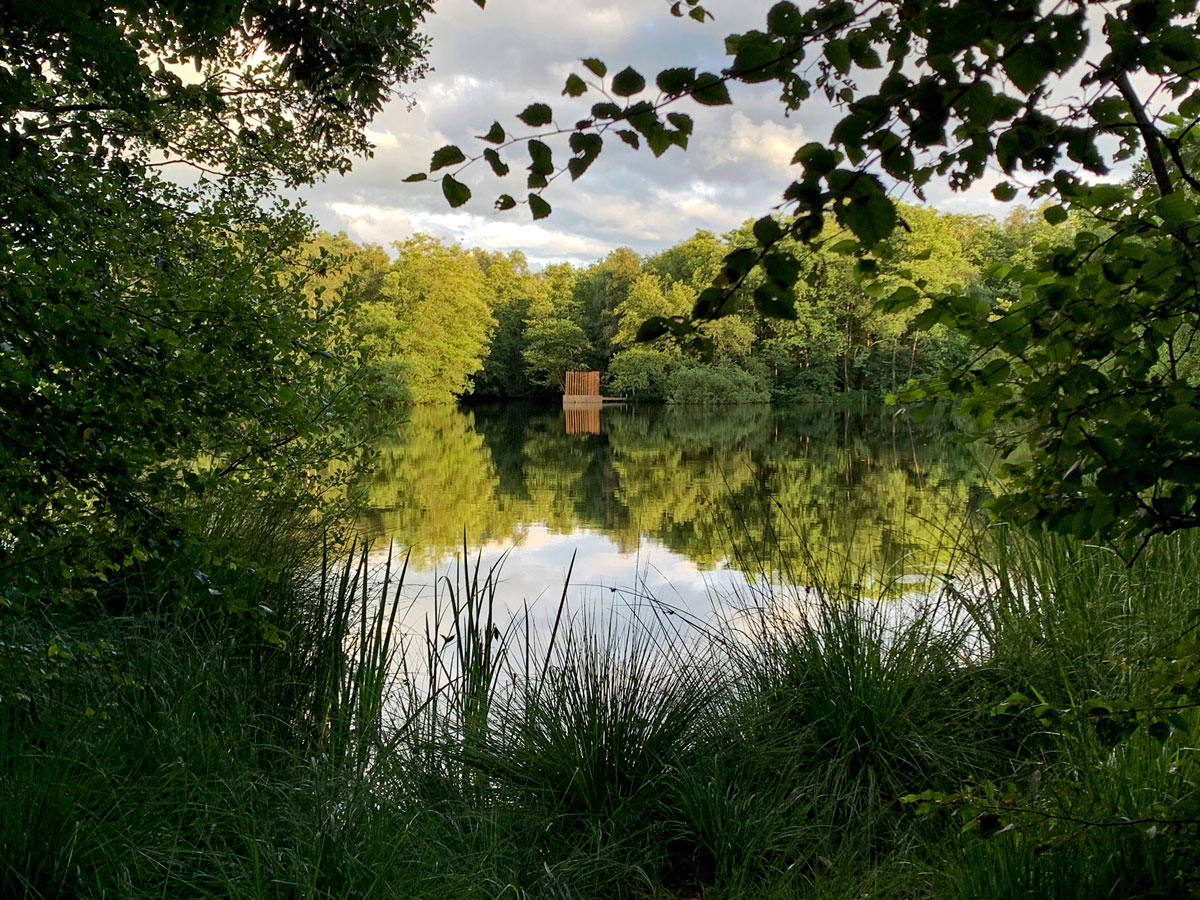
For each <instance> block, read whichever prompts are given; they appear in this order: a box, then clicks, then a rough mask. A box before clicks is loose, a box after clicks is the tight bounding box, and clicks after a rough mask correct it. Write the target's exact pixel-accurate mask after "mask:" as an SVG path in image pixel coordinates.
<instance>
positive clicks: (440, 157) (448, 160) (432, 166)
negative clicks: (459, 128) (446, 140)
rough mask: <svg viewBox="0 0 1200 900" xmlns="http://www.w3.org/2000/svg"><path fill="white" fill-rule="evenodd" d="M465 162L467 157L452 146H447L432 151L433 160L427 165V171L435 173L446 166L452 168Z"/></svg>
mask: <svg viewBox="0 0 1200 900" xmlns="http://www.w3.org/2000/svg"><path fill="white" fill-rule="evenodd" d="M466 161H467V157H466V156H465V155H464V154H463V152H462V151H461V150H459V149H458V148H457V147H455V146H454V145H453V144H447V145H446V146H445V147H442V148H440V149H438V150H434V151H433V160H432V161H431V162H430V163H429V171H430V172H436V171H437V170H438V169H443V168H445V167H446V166H454V165H458V163H461V162H466Z"/></svg>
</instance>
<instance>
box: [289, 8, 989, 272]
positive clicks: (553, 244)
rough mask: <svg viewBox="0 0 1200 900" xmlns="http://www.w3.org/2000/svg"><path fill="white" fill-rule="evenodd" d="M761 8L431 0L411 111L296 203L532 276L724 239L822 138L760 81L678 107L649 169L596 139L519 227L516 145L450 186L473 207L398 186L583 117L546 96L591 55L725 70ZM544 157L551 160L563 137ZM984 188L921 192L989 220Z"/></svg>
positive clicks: (616, 145)
mask: <svg viewBox="0 0 1200 900" xmlns="http://www.w3.org/2000/svg"><path fill="white" fill-rule="evenodd" d="M771 4H772V0H711V2H708V3H706V6H708V7H709V8H710V9H712V10H713V12H714V13H715V14H716V16H717V21H716V22H715V23H709V24H707V25H704V26H700V25H698V24H697V23H695V22H692V21H690V20H687V19H684V20H678V19H674V18H673V17H671V16H670V15H669V13H668V11H667V4H666V3H659V2H647V0H592V2H585V0H557V2H555V3H553V4H551V3H547V2H545V0H490V2H489V3H488V5H487V9H486V10H480V9H478V7H476V6H475V4H474V3H472V2H470V0H442V2H441V3H440V4H439V6H438V12H437V13H436V14H435V15H432V16H430V18H429V25H428V29H427V30H428V33H429V34H430V36H431V38H432V41H433V45H432V51H431V56H430V63H431V64H432V66H433V71H432V72H431V73H430V74H429V76H428V77H427V78H426V79H425V80H424V81H421V82H418V83H416V84H413V85H411V86H408V88H406V92H407V93H409V94H411V95H412V96H413V97H415V98H416V103H417V105H416V106H415V108H412V109H409V108H408V107H407V106H406V104H405V103H403V102H395V103H393V104H391V105H389V106H388V107H387V108H385V109H384V110H383V112H382V113H381V114H380V115H379V116H378V117H377V119H376V121H375V122H374V123H373V128H372V131H371V132H370V137H371V139H372V141H373V142H374V144H375V148H376V149H375V155H374V157H373V158H372V159H369V160H363V161H361V162H359V163H358V165H356V166H355V168H354V171H352V172H351V173H350V174H349V175H347V176H345V177H343V178H334V179H330V180H328V181H327V182H324V183H322V184H319V185H316V186H315V187H313V188H311V189H308V190H307V191H306V192H305V194H304V196H305V198H306V199H307V200H308V203H309V207H310V209H311V210H312V211H313V213H314V214H315V215H316V217H317V218H318V219H319V221H320V224H321V225H322V227H325V228H331V229H345V230H347V231H348V232H349V233H350V234H351V235H352V236H354V237H355V238H358V239H360V240H370V241H373V242H377V243H383V244H389V243H391V242H392V241H394V240H402V239H404V238H406V237H408V236H409V235H411V234H412V233H413V232H414V231H422V232H426V233H429V234H433V235H434V236H437V237H441V238H443V239H450V240H459V241H462V242H463V243H465V244H467V245H475V246H480V247H484V248H487V249H490V250H502V251H508V250H514V249H515V250H521V251H523V252H525V253H526V255H527V256H528V257H529V259H530V261H531V262H533V263H534V264H535V265H537V264H541V263H545V262H548V261H552V260H558V259H565V260H570V261H573V262H587V261H591V260H593V259H597V258H599V257H602V256H604V255H605V254H606V253H608V252H609V251H610V250H611V249H612V248H614V247H617V246H621V245H628V246H631V247H633V248H634V249H635V250H636V251H638V252H639V253H652V252H656V251H658V250H660V249H663V248H664V247H667V246H669V245H671V244H673V243H676V242H678V241H680V240H683V239H684V238H686V237H688V236H689V235H690V234H692V233H693V232H694V231H695V230H696V229H698V228H705V229H708V230H711V231H715V232H722V231H726V230H728V229H730V228H733V227H735V226H737V225H738V224H740V223H741V222H743V221H745V220H746V219H749V218H756V217H758V216H761V215H763V214H764V213H765V212H767V211H768V210H770V209H771V208H772V207H774V206H775V205H776V204H777V203H779V201H780V195H781V192H782V190H783V189H784V188H785V187H786V185H787V184H788V183H789V181H790V180H791V178H792V172H791V169H790V165H789V164H790V162H791V158H792V154H793V153H794V152H795V150H796V148H797V147H799V146H800V145H802V144H803V143H805V142H806V141H808V140H813V139H820V138H821V137H823V136H825V135H826V134H827V133H828V130H829V128H830V127H831V124H832V123H833V122H834V121H836V117H837V112H836V111H835V110H833V108H832V107H831V106H830V105H829V104H828V103H825V102H824V101H823V99H821V98H819V97H816V98H814V99H813V100H812V101H810V102H809V103H808V104H806V106H805V108H804V109H803V110H802V111H801V112H800V113H799V114H797V115H794V116H793V117H791V118H784V116H783V115H782V113H783V109H782V107H781V106H780V103H779V100H778V88H777V86H774V87H773V86H771V85H734V86H732V88H731V92H732V94H733V98H734V101H735V105H734V106H732V107H717V108H714V107H703V106H699V105H698V104H694V103H687V102H685V103H683V105H682V106H681V110H683V111H686V112H688V113H689V114H691V115H692V116H693V117H694V119H695V132H694V134H693V137H692V142H691V147H690V149H689V150H688V151H687V152H686V153H684V152H681V151H680V150H678V149H676V148H672V149H671V150H669V151H668V152H667V153H666V154H665V155H664V156H663V157H662V158H661V159H655V158H653V156H652V155H651V154H650V153H648V152H646V150H645V149H643V150H642V151H640V152H636V153H635V152H633V151H632V150H630V149H629V148H627V147H625V146H624V145H622V144H621V143H620V142H619V141H618V140H617V139H616V138H615V137H614V138H610V139H608V140H606V142H605V149H604V152H603V154H602V155H601V157H600V158H599V159H598V160H597V161H596V163H595V164H594V165H593V166H592V167H591V169H590V170H589V171H588V172H587V174H586V175H585V176H584V177H583V178H582V179H581V180H580V181H578V182H576V183H571V182H569V181H568V180H567V179H566V178H562V179H559V180H557V181H555V183H554V184H552V185H551V186H550V188H549V189H548V190H547V191H546V193H545V199H546V200H548V201H549V202H550V204H551V205H552V206H553V208H554V212H553V215H552V216H551V217H550V218H549V219H546V220H543V221H541V222H532V221H531V220H530V216H529V210H528V209H527V208H526V207H524V206H518V207H517V208H516V209H513V210H510V211H508V212H506V213H496V212H494V210H493V208H492V204H493V201H494V200H495V198H496V197H497V196H498V195H499V194H500V193H510V194H512V195H513V196H515V197H516V198H517V199H518V200H520V199H522V198H523V197H524V196H525V194H526V188H525V183H524V179H525V175H526V172H525V167H526V166H527V165H528V156H527V153H526V151H525V149H524V148H523V147H520V146H514V147H511V148H502V151H501V152H502V154H503V155H504V157H505V159H506V161H507V162H508V163H509V165H510V166H511V168H512V172H511V174H510V175H509V176H508V177H507V178H505V179H497V178H494V177H493V176H492V174H491V172H490V171H489V170H488V168H487V166H485V165H484V164H483V163H482V162H478V163H476V164H475V165H473V166H472V167H470V168H468V169H467V170H466V171H465V173H463V174H461V175H459V177H460V178H461V180H463V181H465V183H467V184H468V185H469V186H470V187H471V190H472V192H473V194H474V196H473V198H472V199H471V200H470V201H469V202H468V203H467V204H466V205H464V206H463V207H461V208H459V209H457V210H451V209H449V208H448V207H447V205H446V202H445V200H444V198H443V196H442V192H441V190H440V189H439V187H438V185H437V184H436V182H435V181H432V180H431V181H430V182H426V183H421V184H405V183H404V181H403V180H404V178H405V177H406V176H408V175H409V174H411V173H413V172H418V171H424V170H426V169H427V167H428V165H429V160H430V156H431V154H432V152H433V151H434V150H435V149H436V148H438V147H440V146H442V145H444V144H449V143H456V144H458V145H459V146H461V147H462V148H463V149H464V151H466V152H468V153H474V152H478V150H479V149H480V144H479V142H478V141H477V140H476V139H475V135H479V134H482V133H483V132H484V131H486V130H487V128H488V126H490V125H491V123H492V121H493V120H499V121H500V122H501V124H502V125H503V126H504V127H505V128H506V129H508V131H509V132H510V133H511V134H518V135H519V134H525V133H528V129H527V128H525V126H523V125H521V124H520V123H519V122H518V121H517V120H516V118H515V116H516V114H517V113H518V112H520V111H521V110H522V109H524V107H525V106H526V105H527V104H528V103H530V102H533V101H535V100H541V101H545V102H548V103H551V104H552V106H553V109H554V112H555V115H556V119H557V120H558V121H560V122H565V123H568V124H569V123H570V122H573V121H574V120H575V119H576V118H583V117H584V116H586V114H587V111H588V109H589V108H590V104H591V103H592V102H593V101H594V99H595V98H594V96H593V95H592V93H589V94H587V95H585V96H584V97H581V98H579V99H578V100H574V101H571V100H569V99H568V98H564V97H561V96H560V91H561V90H562V86H563V81H564V79H565V77H566V74H567V73H568V72H569V71H575V72H581V73H582V72H583V69H582V66H581V65H580V63H579V60H580V58H581V57H584V56H597V57H600V58H601V59H604V60H605V61H606V62H607V63H608V66H609V69H610V71H616V70H618V69H620V68H623V67H624V66H625V65H633V66H635V67H636V68H638V69H639V70H640V71H641V72H642V74H643V75H645V76H646V77H647V78H648V80H652V79H653V75H654V73H655V72H656V71H657V70H658V69H659V68H663V67H666V66H669V65H691V66H697V67H699V68H701V69H707V70H710V71H716V70H719V69H720V67H721V66H723V65H724V64H725V62H726V61H727V60H726V57H725V56H724V48H723V40H722V38H723V36H724V35H725V34H727V33H729V32H731V31H736V30H739V29H743V30H744V29H747V28H753V27H756V26H760V25H761V22H762V20H763V17H764V16H765V14H766V11H767V10H768V9H769V7H770V6H771ZM553 146H554V148H555V158H556V160H559V161H561V159H562V158H563V157H564V156H565V154H566V153H567V150H566V147H565V141H564V142H562V143H560V144H554V145H553ZM440 174H441V173H438V175H440ZM436 177H437V176H436V175H435V178H436ZM991 186H992V185H991V183H988V184H986V185H981V186H979V187H977V188H975V189H973V190H971V191H968V192H966V193H963V194H951V193H950V192H949V191H947V190H940V189H937V188H933V187H932V186H931V190H930V197H931V200H933V202H935V203H936V204H937V205H939V206H942V207H943V208H946V209H953V210H955V211H972V212H995V211H999V212H1001V213H1003V209H1002V208H1001V209H999V210H998V209H997V207H998V204H997V203H996V201H995V200H994V199H993V198H992V197H991V194H990V188H991Z"/></svg>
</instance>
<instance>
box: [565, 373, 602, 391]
mask: <svg viewBox="0 0 1200 900" xmlns="http://www.w3.org/2000/svg"><path fill="white" fill-rule="evenodd" d="M564 381H565V383H564V385H563V396H564V397H599V396H600V373H599V372H567V375H566V378H565V379H564Z"/></svg>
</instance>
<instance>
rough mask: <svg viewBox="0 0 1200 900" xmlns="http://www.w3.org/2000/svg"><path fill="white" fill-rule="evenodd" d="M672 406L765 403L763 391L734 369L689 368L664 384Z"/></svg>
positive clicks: (768, 396)
mask: <svg viewBox="0 0 1200 900" xmlns="http://www.w3.org/2000/svg"><path fill="white" fill-rule="evenodd" d="M668 398H669V399H670V401H671V402H672V403H706V404H707V403H767V402H769V401H770V399H771V398H770V395H769V394H768V393H767V389H766V387H765V386H764V385H763V384H762V382H760V381H759V380H758V379H756V378H755V377H754V376H753V375H751V374H750V373H749V372H746V371H744V370H742V369H739V368H738V367H737V366H733V365H729V364H723V365H714V366H705V365H693V366H689V367H688V368H685V369H680V370H679V371H677V372H675V374H674V375H672V376H671V378H670V381H669V383H668Z"/></svg>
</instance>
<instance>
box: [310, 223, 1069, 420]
mask: <svg viewBox="0 0 1200 900" xmlns="http://www.w3.org/2000/svg"><path fill="white" fill-rule="evenodd" d="M903 211H904V214H905V216H906V220H907V221H908V223H909V227H908V230H906V231H903V232H898V233H897V234H896V235H895V236H894V237H893V238H892V239H891V240H890V241H889V242H888V248H889V251H890V258H889V260H888V262H887V264H886V265H883V266H881V267H880V271H879V272H878V273H877V278H876V283H878V284H883V285H886V286H887V289H888V290H900V289H902V288H909V289H913V288H912V286H913V285H914V284H916V283H918V282H919V283H921V284H923V285H926V286H927V287H929V288H931V289H936V290H949V289H951V288H955V287H957V288H961V289H962V290H965V291H966V292H968V294H969V295H970V296H972V297H974V298H976V299H977V300H978V301H979V302H981V303H985V304H993V303H1000V302H1009V300H1010V296H1011V292H1012V291H1013V290H1015V289H1016V288H1015V285H1014V282H1013V281H1012V280H1011V279H1008V278H1002V277H998V276H997V275H996V267H998V266H1001V265H1009V266H1011V265H1013V264H1014V263H1016V262H1018V261H1019V260H1021V259H1032V252H1033V251H1032V249H1031V248H1032V247H1033V246H1034V245H1035V244H1037V243H1039V242H1044V241H1047V240H1051V239H1056V238H1057V239H1060V240H1064V241H1068V240H1070V235H1071V234H1072V233H1073V231H1074V227H1075V226H1074V225H1073V224H1063V225H1060V226H1058V227H1055V226H1051V225H1049V224H1048V223H1046V222H1045V221H1044V220H1043V219H1042V218H1041V216H1040V214H1038V213H1034V212H1030V211H1029V210H1025V209H1018V210H1016V211H1015V212H1014V213H1013V214H1012V215H1011V216H1010V217H1009V218H1008V219H1006V220H1005V221H1004V222H997V221H995V220H994V219H991V218H989V217H987V216H964V215H953V214H948V213H938V212H933V211H930V210H925V209H920V208H917V207H910V206H905V207H903ZM754 240H755V239H754V235H753V226H752V225H751V224H749V223H748V224H747V225H746V226H744V227H743V228H740V229H738V230H736V231H733V232H731V233H729V234H727V235H724V236H721V237H718V236H717V235H714V234H711V233H709V232H704V231H701V232H697V233H696V234H695V235H693V236H692V237H690V238H688V239H687V240H684V241H682V242H680V243H679V244H677V245H675V246H674V247H669V248H667V249H665V250H662V251H660V252H658V253H655V254H652V255H650V256H647V257H645V258H639V257H638V256H637V254H635V253H634V252H633V251H632V250H629V249H628V248H620V249H618V250H615V251H613V252H612V253H610V254H609V255H608V256H607V257H605V258H604V259H602V260H600V261H598V262H596V263H594V264H592V265H589V266H585V267H576V266H571V265H568V264H565V263H564V264H556V265H552V266H549V267H547V268H546V270H545V271H543V272H532V271H530V270H529V268H528V265H527V264H526V261H525V259H524V257H523V256H521V255H520V254H519V253H514V254H510V255H507V256H505V255H502V254H498V253H486V252H484V251H481V250H473V251H469V252H468V251H466V250H463V249H461V248H457V247H449V246H446V245H443V244H440V243H438V242H436V241H432V240H430V239H427V238H416V239H411V240H409V241H407V242H404V243H402V244H397V245H396V250H397V252H398V256H397V257H396V259H395V260H394V261H389V259H388V258H387V256H386V255H385V254H384V252H383V251H382V250H381V249H380V248H378V247H370V246H368V247H358V246H357V245H355V244H354V243H353V242H351V241H349V240H348V239H347V238H345V236H339V237H337V238H332V237H329V236H325V237H323V238H321V241H322V242H324V244H326V245H329V246H330V247H334V246H336V247H337V248H339V250H340V252H341V253H343V254H344V255H345V258H346V259H347V260H349V261H350V262H348V263H347V267H348V268H347V270H348V271H349V270H353V271H354V272H355V273H357V276H356V277H357V278H358V279H359V282H360V283H361V286H362V289H363V290H365V291H366V292H367V293H366V294H364V296H365V297H368V302H367V303H366V304H365V305H364V306H363V308H362V310H361V311H360V313H359V314H358V316H357V318H356V320H355V323H354V326H353V331H354V333H355V335H356V336H357V339H358V341H359V349H360V351H361V352H362V354H363V356H364V358H365V359H366V360H367V362H368V367H369V369H370V371H371V372H372V373H373V375H372V382H373V385H374V387H373V390H374V392H375V395H376V396H377V397H378V398H382V399H386V400H390V401H401V402H402V401H417V402H429V401H439V400H440V401H447V400H449V399H450V398H451V397H452V396H459V397H463V396H467V397H475V398H482V397H491V398H513V397H529V396H535V395H538V394H543V393H545V394H553V393H555V392H558V391H561V389H562V383H563V381H562V379H563V373H564V372H566V371H568V370H571V369H598V370H599V371H601V372H602V373H604V376H605V380H604V388H605V391H606V392H607V393H609V394H611V395H617V396H624V397H628V398H630V399H635V400H669V401H674V402H680V403H710V404H711V403H741V402H765V401H767V400H774V401H777V402H791V401H811V400H822V399H828V398H830V397H833V396H835V395H840V394H847V393H858V394H862V395H864V396H870V397H875V398H881V397H883V396H884V395H885V394H887V393H890V392H895V391H897V390H899V389H900V388H901V387H903V386H904V385H905V384H906V383H907V382H908V381H909V380H910V379H913V378H928V377H931V376H933V375H934V374H936V373H937V372H938V371H940V370H941V369H942V368H944V367H946V366H950V365H954V364H957V363H959V362H961V361H962V360H964V359H965V358H966V352H967V348H966V342H965V341H964V339H963V338H962V337H961V336H960V335H958V334H957V333H956V331H955V330H954V329H953V328H951V327H947V326H935V327H932V328H928V327H923V323H922V321H921V316H927V315H928V312H927V311H928V309H929V305H928V304H927V303H926V304H918V305H916V306H914V307H912V308H910V309H906V310H902V311H888V310H885V309H882V308H881V307H880V306H879V304H878V303H877V302H876V295H877V293H878V290H877V289H876V288H875V287H872V285H871V284H870V283H866V282H864V280H863V278H862V277H861V273H858V272H856V271H855V266H854V264H853V262H852V260H850V259H848V258H847V257H846V256H845V255H844V254H842V253H840V252H838V251H835V250H832V249H829V248H826V249H816V250H813V249H812V248H808V247H805V246H803V245H802V244H800V243H799V242H795V241H788V242H786V243H783V242H781V245H780V247H779V250H778V252H779V253H780V254H785V255H786V258H788V259H789V260H791V261H792V264H794V265H795V266H796V267H797V268H798V270H801V271H803V272H804V273H805V277H804V281H803V282H802V284H801V285H800V286H798V287H797V289H796V295H797V303H796V307H795V315H794V317H792V318H790V319H770V318H764V317H762V316H759V315H758V314H757V313H756V312H755V310H754V306H753V303H752V301H751V299H750V297H751V295H752V293H753V291H754V290H756V289H757V287H758V286H759V281H760V280H761V279H760V278H759V276H757V275H751V276H749V277H748V278H747V280H746V284H745V285H744V286H743V288H742V289H741V290H740V291H739V292H738V293H737V294H736V295H735V301H736V302H735V304H734V306H733V307H732V311H731V312H730V313H729V314H728V315H725V316H723V317H722V318H720V319H718V320H716V321H714V322H712V323H711V324H710V325H709V326H708V337H709V338H710V339H711V346H710V347H709V348H708V351H709V352H707V353H704V352H700V351H699V350H698V348H696V347H695V346H694V345H687V344H678V343H666V342H658V343H654V344H645V343H643V342H641V341H639V340H638V330H639V329H640V328H641V326H642V324H643V323H644V322H645V321H646V320H647V319H649V318H653V317H675V318H676V319H678V318H680V317H683V316H685V315H686V314H687V313H688V311H689V310H691V309H692V307H693V305H694V304H695V303H696V301H697V297H698V296H699V295H700V294H701V292H702V291H703V290H705V287H706V285H707V283H708V280H709V279H710V278H711V277H712V273H713V272H714V271H716V270H717V269H718V268H719V266H720V262H721V259H722V257H723V256H724V255H725V254H727V253H729V252H730V251H731V250H733V251H735V252H736V249H737V248H745V247H747V246H750V245H752V244H753V242H754ZM372 285H377V286H379V287H371V286H372ZM404 297H407V298H408V299H407V300H406V299H403V298H404ZM418 297H419V302H418V301H417V298H418ZM405 310H407V312H405Z"/></svg>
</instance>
